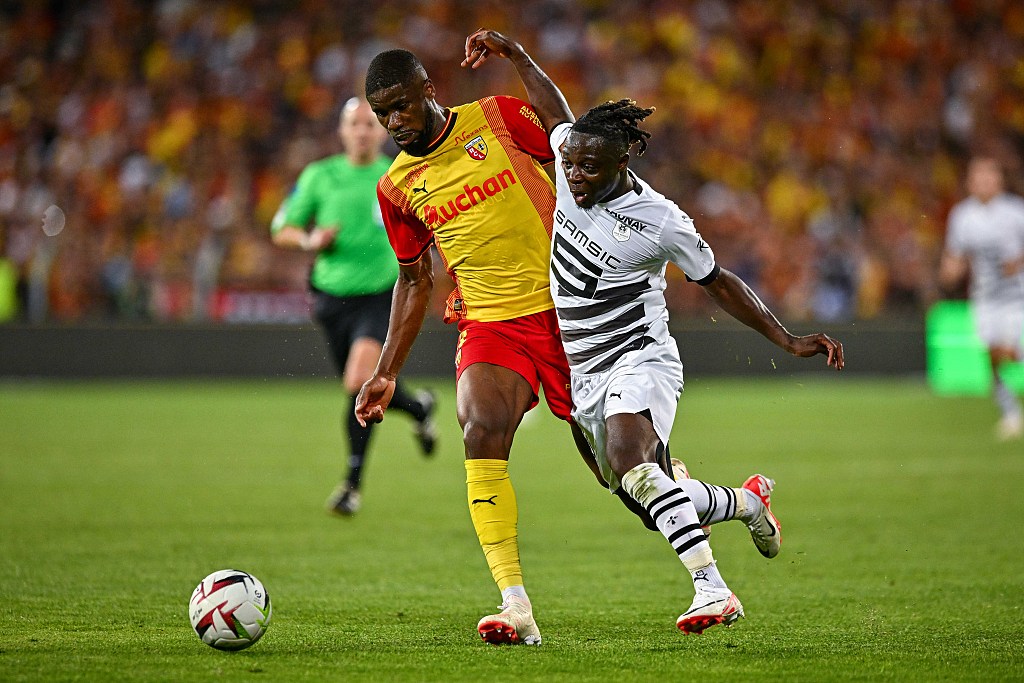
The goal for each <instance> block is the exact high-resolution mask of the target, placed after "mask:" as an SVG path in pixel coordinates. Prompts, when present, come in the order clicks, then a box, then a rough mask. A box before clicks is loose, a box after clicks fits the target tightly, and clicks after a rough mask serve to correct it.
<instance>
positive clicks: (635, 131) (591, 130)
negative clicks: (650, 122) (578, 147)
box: [572, 100, 654, 156]
mask: <svg viewBox="0 0 1024 683" xmlns="http://www.w3.org/2000/svg"><path fill="white" fill-rule="evenodd" d="M653 113H654V107H651V108H650V109H644V108H643V107H640V106H638V105H637V103H636V102H634V101H633V100H619V101H618V102H612V101H608V102H605V103H604V104H599V105H597V106H596V107H594V108H593V109H591V110H590V111H588V112H587V113H586V114H584V115H583V116H581V117H580V118H579V120H578V121H576V123H574V124H573V125H572V130H573V132H575V133H588V134H590V135H597V136H600V137H602V138H604V139H605V140H609V141H613V142H617V143H619V144H620V145H621V148H622V154H625V153H626V152H627V151H628V150H629V147H630V145H632V144H633V143H635V142H639V143H640V150H639V151H638V152H637V156H640V155H642V154H643V153H644V152H645V151H646V150H647V138H649V137H651V134H650V133H648V132H647V131H646V130H640V128H639V127H638V124H639V123H640V122H641V121H643V120H644V119H646V118H647V117H648V116H650V115H651V114H653Z"/></svg>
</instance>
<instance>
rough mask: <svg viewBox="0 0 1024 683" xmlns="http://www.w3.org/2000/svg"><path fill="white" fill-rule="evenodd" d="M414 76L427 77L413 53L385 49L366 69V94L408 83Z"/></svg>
mask: <svg viewBox="0 0 1024 683" xmlns="http://www.w3.org/2000/svg"><path fill="white" fill-rule="evenodd" d="M416 76H422V77H423V78H426V77H427V70H426V69H424V68H423V64H421V63H420V60H419V59H418V58H417V57H416V55H414V54H413V53H411V52H409V51H408V50H387V51H386V52H381V53H380V54H379V55H377V56H376V57H374V58H373V61H372V62H370V66H369V68H367V69H366V90H365V92H366V94H367V95H372V94H373V93H375V92H377V91H378V90H383V89H384V88H390V87H392V86H395V85H409V84H410V83H412V81H413V78H414V77H416Z"/></svg>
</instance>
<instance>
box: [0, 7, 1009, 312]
mask: <svg viewBox="0 0 1024 683" xmlns="http://www.w3.org/2000/svg"><path fill="white" fill-rule="evenodd" d="M480 26H487V27H490V28H495V29H498V30H501V31H505V32H507V33H508V34H509V35H512V36H513V37H515V38H516V39H518V40H519V41H521V42H522V43H523V44H524V45H525V46H526V47H527V49H528V50H530V51H531V53H532V54H533V55H534V56H535V57H536V59H537V60H538V62H540V63H541V64H542V66H543V67H544V68H545V69H546V70H547V72H548V73H549V75H551V77H552V78H553V79H554V80H555V81H556V82H557V83H558V84H559V85H560V86H561V87H562V89H563V91H564V92H565V93H566V96H567V98H568V100H569V103H570V105H571V106H572V107H573V109H574V110H575V111H576V112H577V114H580V113H582V112H583V111H585V110H586V109H587V108H589V107H590V106H593V105H594V104H597V103H599V102H602V101H604V100H607V99H612V98H614V99H618V98H622V97H631V98H633V99H636V100H637V101H638V102H640V103H641V104H642V105H645V106H651V105H653V106H656V107H657V110H658V111H657V113H656V114H655V115H654V116H652V117H651V118H649V119H648V120H647V121H646V122H645V125H646V126H647V127H648V128H649V129H650V130H651V131H652V132H653V135H654V136H653V140H652V145H651V148H650V149H649V150H648V152H647V153H646V154H645V155H644V156H643V157H641V158H640V159H637V160H636V162H635V168H636V169H637V171H638V172H639V173H640V174H641V175H643V176H645V177H647V178H648V179H649V180H650V181H651V182H652V183H653V184H654V185H655V186H656V187H658V188H659V189H660V190H661V191H663V192H664V193H665V194H666V195H668V196H670V197H671V198H672V199H674V200H675V201H676V202H677V203H678V204H679V205H680V206H681V207H683V209H684V210H686V211H687V212H688V213H690V215H691V216H693V217H694V219H695V221H696V223H697V226H698V229H699V230H700V231H701V232H702V233H703V235H704V236H705V238H706V239H707V241H708V242H710V243H711V245H712V246H713V247H714V248H715V251H716V254H717V256H718V260H719V262H720V263H721V264H722V265H724V266H725V267H728V268H730V269H732V270H734V271H736V272H737V273H739V274H740V275H741V276H742V277H743V278H744V279H745V280H747V282H749V283H751V284H752V286H753V287H754V288H755V289H756V290H757V291H758V292H760V293H762V295H763V296H764V298H765V299H766V300H767V301H768V303H769V305H770V306H771V307H772V308H773V309H775V310H776V311H777V312H778V313H780V314H781V315H782V316H784V317H785V318H786V319H787V320H790V321H792V320H800V319H819V320H833V321H843V320H856V319H864V318H871V317H875V316H879V315H887V314H900V313H905V314H910V315H920V313H921V312H922V311H923V310H924V309H925V308H926V306H927V305H928V304H929V303H930V302H931V301H932V300H934V299H935V298H936V296H937V291H936V285H935V265H936V262H937V257H938V253H939V250H940V248H941V244H942V239H943V235H944V233H945V219H946V215H947V213H948V211H949V208H950V207H951V206H952V204H953V203H954V202H955V201H956V200H957V199H958V198H960V197H961V196H962V193H963V190H962V172H963V169H964V166H965V162H966V159H967V157H968V155H969V154H970V153H971V152H973V151H976V150H978V149H984V150H985V151H987V152H988V153H992V154H995V155H997V156H998V157H999V158H1000V159H1002V160H1003V162H1004V164H1005V165H1006V167H1007V172H1008V173H1007V178H1008V181H1009V185H1010V186H1011V188H1014V189H1016V190H1018V191H1019V190H1020V189H1021V188H1020V187H1019V181H1020V180H1021V178H1022V172H1021V171H1022V168H1021V163H1020V157H1021V153H1022V152H1024V3H1021V2H1017V1H1015V0H948V1H946V2H939V1H936V0H736V1H730V0H694V1H687V2H682V1H674V0H661V1H657V0H654V1H651V0H580V1H578V2H571V1H569V0H518V1H517V2H508V1H507V0H472V1H468V0H436V1H421V2H414V1H389V2H386V3H374V2H365V1H364V0H297V1H296V2H283V1H281V2H270V1H268V0H263V1H259V0H257V1H250V2H242V1H240V0H202V1H199V0H162V1H160V2H153V3H141V2H134V1H132V0H82V1H80V2H42V1H40V2H3V3H0V320H2V319H5V318H6V319H8V320H11V319H15V320H28V321H87V320H111V319H113V320H153V321H187V320H207V319H218V320H240V321H244V320H286V319H287V320H290V319H305V316H306V310H305V297H304V296H303V295H302V291H303V289H304V287H305V277H306V269H307V264H308V260H309V258H308V255H307V254H301V253H295V252H288V251H283V250H278V249H275V248H274V247H272V246H271V244H270V240H269V233H268V224H269V222H270V220H271V217H272V216H273V214H274V212H275V211H276V209H277V208H278V206H279V204H280V203H281V201H282V199H283V198H284V197H285V196H286V195H287V193H288V192H289V191H290V189H291V187H292V185H293V183H294V181H295V179H296V177H297V175H298V173H299V171H300V169H301V168H302V167H303V166H304V165H305V164H306V163H308V162H309V161H311V160H313V159H316V158H319V157H322V156H325V155H328V154H331V153H335V152H337V151H338V149H339V147H338V143H337V140H336V137H335V134H334V131H335V126H336V121H337V116H338V113H339V108H340V105H341V104H342V103H343V102H344V101H345V99H346V98H348V97H350V96H351V95H353V94H360V91H361V88H362V81H363V75H364V73H365V67H366V65H367V63H368V62H369V60H370V59H371V58H372V57H373V56H374V55H375V54H376V53H377V52H379V51H380V50H383V49H388V48H391V47H396V46H398V47H405V48H408V49H411V50H413V51H414V52H416V53H417V54H418V55H419V56H420V58H421V59H422V60H423V62H424V64H425V66H426V67H427V70H428V72H429V73H430V75H431V77H432V78H433V80H434V82H435V84H436V86H437V90H438V99H439V101H440V102H441V104H443V105H455V104H461V103H463V102H467V101H470V100H474V99H477V98H479V97H482V96H484V95H487V94H503V93H504V94H513V95H518V96H524V92H523V90H522V88H521V86H520V85H519V83H518V80H517V79H516V77H515V74H514V71H513V70H512V68H511V67H510V66H508V65H501V68H494V67H492V68H487V69H483V70H481V71H478V72H467V71H465V70H463V69H461V68H460V67H459V62H460V60H461V59H462V51H463V41H464V38H465V36H466V35H467V34H468V33H470V32H471V31H473V30H474V29H476V28H477V27H480ZM390 149H391V151H393V148H390ZM631 165H634V164H633V163H631ZM51 205H56V206H57V207H59V208H60V209H61V210H62V211H63V214H64V216H65V217H66V221H65V225H64V228H63V230H61V231H60V233H59V234H57V235H55V236H52V237H51V236H48V235H47V234H45V233H44V231H43V229H42V227H41V225H42V219H43V216H44V214H45V213H46V211H47V208H48V207H49V206H51ZM445 280H446V278H440V279H439V280H438V281H439V282H444V281H445ZM438 289H440V290H443V289H444V287H439V288H438ZM444 293H445V292H443V291H440V292H438V302H440V301H441V300H442V299H443V297H442V296H441V295H443V294H444ZM669 297H670V304H671V305H672V306H673V308H675V309H676V310H677V311H681V312H683V313H684V314H685V313H693V314H699V315H706V314H707V312H708V311H709V310H710V304H709V301H708V300H707V298H706V297H705V296H704V295H703V294H702V292H701V291H700V288H698V287H694V286H692V285H686V284H685V283H684V280H683V277H682V275H681V274H679V273H678V272H673V273H672V274H671V279H670V291H669ZM438 306H440V303H438Z"/></svg>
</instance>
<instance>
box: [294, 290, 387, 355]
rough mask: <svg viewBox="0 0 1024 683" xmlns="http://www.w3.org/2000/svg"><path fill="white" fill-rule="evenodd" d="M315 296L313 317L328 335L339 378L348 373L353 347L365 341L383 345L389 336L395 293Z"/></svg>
mask: <svg viewBox="0 0 1024 683" xmlns="http://www.w3.org/2000/svg"><path fill="white" fill-rule="evenodd" d="M312 293H313V316H314V317H315V318H316V321H317V322H318V323H319V324H320V327H322V328H323V330H324V333H325V334H326V335H327V345H328V346H329V347H330V349H331V356H332V357H333V358H334V366H335V368H336V369H337V370H338V374H339V375H340V374H342V373H343V372H344V371H345V363H346V362H347V361H348V352H349V349H351V348H352V344H353V343H354V342H355V341H356V340H357V339H361V338H363V337H369V338H371V339H376V340H377V341H379V342H380V343H381V344H383V343H384V339H385V338H387V336H388V318H389V317H390V316H391V290H390V289H387V290H384V291H383V292H380V293H378V294H365V295H362V296H344V297H343V296H334V295H331V294H328V293H326V292H321V291H319V290H316V289H314V290H312Z"/></svg>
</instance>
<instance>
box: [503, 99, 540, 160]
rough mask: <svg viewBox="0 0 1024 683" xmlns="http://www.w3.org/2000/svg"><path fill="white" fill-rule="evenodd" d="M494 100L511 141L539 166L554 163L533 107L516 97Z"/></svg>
mask: <svg viewBox="0 0 1024 683" xmlns="http://www.w3.org/2000/svg"><path fill="white" fill-rule="evenodd" d="M494 100H495V102H496V103H497V105H498V111H499V112H500V113H501V118H502V120H503V121H504V122H505V127H506V128H508V132H509V133H511V134H512V141H513V142H515V143H516V145H517V146H518V147H519V148H520V149H521V150H523V151H524V152H526V153H527V154H529V155H530V156H531V157H533V158H534V159H536V160H537V161H538V162H540V163H541V164H550V163H551V162H552V161H554V160H555V157H554V156H553V155H552V153H551V146H550V145H549V144H548V136H547V133H546V132H545V131H544V126H543V124H541V122H540V118H538V117H537V113H536V112H535V111H534V110H533V107H531V106H530V104H529V103H528V102H524V101H523V100H521V99H519V98H518V97H508V96H505V95H499V96H497V97H495V98H494Z"/></svg>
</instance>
